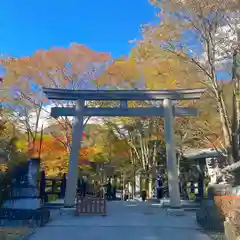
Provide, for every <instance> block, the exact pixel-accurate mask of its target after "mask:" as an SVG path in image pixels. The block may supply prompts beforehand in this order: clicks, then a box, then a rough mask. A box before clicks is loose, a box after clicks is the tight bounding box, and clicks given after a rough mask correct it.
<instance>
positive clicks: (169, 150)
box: [163, 99, 181, 208]
mask: <svg viewBox="0 0 240 240" xmlns="http://www.w3.org/2000/svg"><path fill="white" fill-rule="evenodd" d="M163 107H164V133H165V143H166V154H167V173H168V190H169V197H170V206H171V207H172V208H180V207H181V199H180V189H179V179H178V163H177V158H176V146H175V141H174V132H173V111H172V109H173V108H172V100H171V99H164V100H163Z"/></svg>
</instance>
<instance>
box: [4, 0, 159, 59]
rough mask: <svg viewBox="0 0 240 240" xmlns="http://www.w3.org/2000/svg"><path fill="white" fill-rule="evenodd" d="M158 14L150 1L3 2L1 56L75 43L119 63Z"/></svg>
mask: <svg viewBox="0 0 240 240" xmlns="http://www.w3.org/2000/svg"><path fill="white" fill-rule="evenodd" d="M155 13H156V11H155V9H154V8H153V7H152V6H151V5H150V4H149V3H148V1H147V0H121V1H113V0H101V1H99V0H92V1H84V0H67V1H64V0H62V1H61V0H41V1H33V0H21V1H20V0H5V1H1V5H0V54H1V53H4V54H10V55H13V56H16V57H20V56H26V55H31V54H32V53H33V52H34V51H36V50H38V49H49V48H50V47H53V46H58V47H60V46H62V47H67V46H69V44H70V43H71V42H77V43H81V44H85V45H87V46H88V47H89V48H91V49H94V50H97V51H105V52H109V53H112V55H113V57H118V56H120V55H122V54H128V52H129V50H130V47H131V45H130V44H129V43H128V41H129V40H130V39H135V38H140V36H141V35H140V24H143V23H148V22H150V21H152V20H153V19H154V17H155Z"/></svg>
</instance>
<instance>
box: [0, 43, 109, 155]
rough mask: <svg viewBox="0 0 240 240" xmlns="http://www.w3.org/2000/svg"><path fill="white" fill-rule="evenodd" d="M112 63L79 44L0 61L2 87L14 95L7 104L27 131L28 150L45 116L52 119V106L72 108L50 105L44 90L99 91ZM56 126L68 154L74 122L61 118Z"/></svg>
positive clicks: (101, 54) (103, 55)
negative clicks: (99, 79) (100, 78)
mask: <svg viewBox="0 0 240 240" xmlns="http://www.w3.org/2000/svg"><path fill="white" fill-rule="evenodd" d="M110 59H111V57H110V56H109V55H108V54H106V53H98V52H95V51H93V50H90V49H88V48H87V47H85V46H83V45H80V44H72V45H71V46H70V47H69V48H52V49H50V50H47V51H45V50H39V51H37V52H36V53H35V54H34V55H32V56H29V57H23V58H7V59H1V64H2V66H3V67H4V69H5V72H6V74H5V76H4V81H3V87H6V86H8V87H10V90H11V91H12V92H11V93H12V94H11V95H10V96H9V98H7V99H5V101H6V102H7V103H8V106H9V107H14V108H15V110H16V111H15V115H14V118H15V119H17V121H18V122H21V125H22V126H23V127H24V128H25V130H26V131H27V133H28V136H29V137H28V141H29V146H32V147H33V146H34V145H35V140H36V136H37V133H38V132H39V130H40V128H41V123H40V118H41V115H42V114H43V113H44V112H46V113H47V114H48V115H49V114H50V112H49V109H50V107H51V106H72V105H73V102H69V101H68V102H66V101H65V102H57V101H47V99H46V98H45V96H44V94H43V92H42V88H43V87H54V88H68V89H82V88H84V89H87V88H88V89H89V88H96V85H95V84H93V80H94V79H95V78H96V76H97V75H98V74H99V72H101V71H102V69H103V68H104V67H105V65H106V64H107V63H108V61H109V60H110ZM47 106H50V107H47ZM17 107H18V108H17ZM45 115H46V114H45ZM86 120H87V119H86ZM54 122H55V123H57V124H58V125H59V126H61V130H62V131H61V136H59V135H54V133H53V136H54V137H55V138H57V139H58V140H59V141H60V142H61V143H62V144H63V145H64V147H65V148H66V150H67V151H68V152H69V151H70V142H71V126H72V122H71V118H67V117H59V118H58V119H56V120H55V121H54Z"/></svg>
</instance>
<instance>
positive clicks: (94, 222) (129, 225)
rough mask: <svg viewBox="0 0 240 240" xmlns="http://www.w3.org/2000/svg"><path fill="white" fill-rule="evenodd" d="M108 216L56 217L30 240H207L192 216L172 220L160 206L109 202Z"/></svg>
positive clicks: (193, 215)
mask: <svg viewBox="0 0 240 240" xmlns="http://www.w3.org/2000/svg"><path fill="white" fill-rule="evenodd" d="M107 206H108V216H106V217H101V216H92V217H90V216H82V217H81V216H79V217H76V216H69V215H58V216H55V218H54V219H53V221H51V222H50V223H49V224H48V225H47V226H45V227H43V228H39V229H37V231H36V233H35V234H34V235H33V236H32V237H31V238H30V240H43V239H44V240H48V239H49V240H66V239H69V240H70V239H71V240H74V239H88V240H110V239H111V240H122V239H124V240H160V239H164V240H178V239H179V240H193V239H194V240H210V238H209V237H208V236H207V235H206V234H204V233H203V232H202V231H201V229H200V227H199V226H198V225H197V223H196V220H195V213H194V212H185V215H184V216H171V215H169V214H167V212H166V211H165V210H164V209H162V208H160V207H159V205H156V204H155V205H154V204H151V203H144V202H138V203H136V202H109V203H108V205H107Z"/></svg>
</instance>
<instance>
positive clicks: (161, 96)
mask: <svg viewBox="0 0 240 240" xmlns="http://www.w3.org/2000/svg"><path fill="white" fill-rule="evenodd" d="M43 91H44V93H45V94H46V96H47V97H48V99H50V100H69V101H76V106H75V108H67V107H66V108H61V107H53V108H52V109H51V116H52V117H59V116H75V121H74V122H73V126H72V147H71V154H70V160H69V167H68V178H67V187H66V194H65V199H64V207H73V206H74V205H75V196H76V187H77V179H78V158H79V151H80V148H81V140H82V132H83V120H84V119H83V118H84V116H108V117H115V116H124V117H130V116H131V117H133V116H137V117H140V116H164V132H165V142H166V153H167V172H168V187H169V196H170V207H172V208H180V207H181V201H180V192H179V181H178V164H177V160H176V148H175V143H174V132H173V118H174V117H175V116H196V115H197V114H198V111H197V109H195V108H189V107H188V108H185V107H182V108H180V107H175V106H174V104H173V103H172V100H194V99H199V98H200V97H201V95H202V93H203V92H204V91H205V89H202V88H199V89H178V90H156V91H149V90H68V89H52V88H44V89H43ZM87 100H95V101H112V100H116V101H120V107H115V108H88V107H87V106H85V101H87ZM137 100H140V101H145V100H148V101H154V100H155V101H163V107H150V108H145V107H144V108H129V107H128V101H137Z"/></svg>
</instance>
